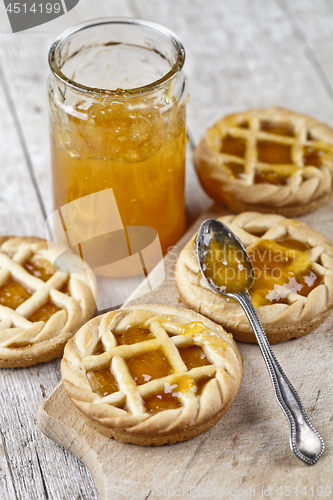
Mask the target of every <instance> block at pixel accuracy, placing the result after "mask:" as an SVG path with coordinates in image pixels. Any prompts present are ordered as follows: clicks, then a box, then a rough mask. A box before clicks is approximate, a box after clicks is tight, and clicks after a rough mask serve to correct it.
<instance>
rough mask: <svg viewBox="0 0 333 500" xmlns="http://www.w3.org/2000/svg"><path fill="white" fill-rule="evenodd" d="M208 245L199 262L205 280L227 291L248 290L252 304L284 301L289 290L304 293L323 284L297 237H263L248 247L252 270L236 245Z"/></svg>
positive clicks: (213, 242) (305, 249)
mask: <svg viewBox="0 0 333 500" xmlns="http://www.w3.org/2000/svg"><path fill="white" fill-rule="evenodd" d="M209 248H210V251H208V252H207V255H206V259H205V262H204V265H203V271H204V273H205V276H206V278H207V279H208V281H210V282H211V283H212V285H214V286H215V287H217V288H219V289H220V290H221V291H225V292H229V293H241V292H245V291H249V293H250V296H251V301H252V303H253V305H254V306H255V307H259V306H264V305H269V304H274V303H282V304H288V303H289V302H288V300H287V297H288V295H290V294H291V293H296V294H298V295H302V296H307V295H308V294H309V293H310V292H311V290H313V289H314V288H315V287H317V286H318V285H320V284H322V283H323V276H320V275H318V274H317V272H316V271H315V269H314V267H313V265H312V263H311V261H310V259H309V249H310V246H309V245H307V244H305V243H302V242H300V241H297V240H293V239H284V240H279V241H274V240H269V239H267V240H265V239H263V240H259V241H258V242H257V243H255V244H254V245H252V246H251V247H249V249H248V255H249V257H250V260H251V263H252V266H253V271H251V267H250V266H249V263H248V262H247V261H246V259H244V253H243V252H242V251H241V250H240V249H239V248H234V247H232V246H230V247H221V246H220V245H219V243H218V242H216V241H215V240H213V241H212V242H211V243H210V246H209ZM252 277H254V280H253V283H252Z"/></svg>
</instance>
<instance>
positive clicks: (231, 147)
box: [220, 120, 327, 186]
mask: <svg viewBox="0 0 333 500" xmlns="http://www.w3.org/2000/svg"><path fill="white" fill-rule="evenodd" d="M238 127H240V128H248V124H247V123H242V124H240V125H238ZM260 130H261V131H264V132H266V133H269V134H273V135H275V136H282V137H295V131H294V128H293V127H292V126H291V125H288V124H287V123H274V122H270V121H268V120H263V121H261V122H260ZM307 140H311V141H312V140H314V139H313V137H312V136H311V134H309V133H308V136H307ZM256 147H257V160H258V162H259V163H264V164H266V165H265V166H264V167H262V166H261V167H260V168H259V167H256V168H255V171H254V183H255V184H275V185H279V186H284V185H286V184H287V183H288V180H289V178H290V176H292V175H294V174H295V173H296V172H297V171H298V170H300V167H299V166H298V165H296V164H295V163H294V162H293V159H292V145H291V144H284V143H281V142H278V141H277V140H272V141H271V140H267V139H260V140H257V144H256ZM246 149H247V139H246V138H243V137H233V136H231V135H226V136H225V137H224V138H223V140H222V147H221V149H220V151H221V153H224V154H228V155H232V156H237V157H238V158H240V159H242V160H244V159H245V155H246ZM326 153H327V151H325V150H323V149H321V148H320V147H313V146H309V145H307V146H304V147H303V165H304V166H305V167H306V166H312V167H316V168H320V167H321V166H322V165H323V162H324V158H325V154H326ZM224 166H225V167H226V168H227V170H228V171H229V176H230V177H231V179H242V178H243V177H244V173H245V170H244V167H245V166H244V164H243V163H237V162H235V161H230V162H224Z"/></svg>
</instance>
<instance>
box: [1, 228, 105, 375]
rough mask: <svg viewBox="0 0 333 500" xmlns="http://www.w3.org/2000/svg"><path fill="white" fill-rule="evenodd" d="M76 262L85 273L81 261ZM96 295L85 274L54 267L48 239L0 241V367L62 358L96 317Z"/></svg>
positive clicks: (11, 238) (25, 364)
mask: <svg viewBox="0 0 333 500" xmlns="http://www.w3.org/2000/svg"><path fill="white" fill-rule="evenodd" d="M71 258H72V259H74V260H73V263H74V264H75V263H76V260H78V267H79V269H82V264H81V259H80V258H79V257H76V256H75V255H74V254H73V256H72V257H71ZM93 286H94V285H93ZM94 291H95V290H94ZM94 291H93V290H92V289H91V285H90V284H89V282H88V279H87V277H86V274H85V273H84V272H82V273H79V272H78V273H65V272H60V271H57V272H56V271H55V270H54V269H53V267H52V264H51V262H50V258H49V251H48V246H47V241H46V240H43V239H40V238H34V237H22V238H15V237H0V367H17V366H30V365H33V364H35V363H39V362H42V361H49V360H51V359H53V358H56V357H59V356H61V354H62V352H63V348H64V345H65V343H66V342H67V340H68V339H69V338H71V337H72V336H73V335H74V333H75V332H76V331H77V329H78V328H79V327H80V326H81V325H82V324H83V323H85V322H86V321H88V319H90V318H91V317H92V316H93V314H94V311H95V308H96V306H95V299H94V296H93V292H94Z"/></svg>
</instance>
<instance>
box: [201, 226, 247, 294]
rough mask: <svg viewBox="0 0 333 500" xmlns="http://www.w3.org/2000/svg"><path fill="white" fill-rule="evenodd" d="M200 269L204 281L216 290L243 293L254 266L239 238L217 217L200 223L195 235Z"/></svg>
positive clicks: (245, 290)
mask: <svg viewBox="0 0 333 500" xmlns="http://www.w3.org/2000/svg"><path fill="white" fill-rule="evenodd" d="M196 251H197V256H198V261H199V266H200V270H201V272H202V274H203V276H204V277H205V279H206V281H207V283H208V285H209V286H210V287H211V288H212V290H214V291H218V292H219V293H223V294H225V295H226V294H227V293H246V292H247V291H248V290H250V288H251V286H252V284H253V281H254V269H253V266H252V263H251V260H250V257H249V255H248V253H247V251H246V250H245V248H244V245H243V244H242V242H241V241H240V239H239V238H238V237H237V236H236V235H235V234H234V233H233V232H232V231H230V229H229V228H228V227H227V226H226V225H225V224H223V222H221V221H219V220H217V219H208V220H206V221H204V222H203V223H202V224H201V227H200V230H199V232H198V236H197V239H196Z"/></svg>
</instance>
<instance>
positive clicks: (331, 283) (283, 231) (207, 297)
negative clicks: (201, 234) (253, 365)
mask: <svg viewBox="0 0 333 500" xmlns="http://www.w3.org/2000/svg"><path fill="white" fill-rule="evenodd" d="M219 220H221V221H222V222H223V223H224V224H226V225H227V226H228V227H229V228H230V229H231V230H232V231H233V232H234V233H235V234H236V235H237V236H238V237H239V238H240V240H241V241H242V243H243V244H244V246H245V248H246V249H247V250H248V251H250V249H251V248H252V247H253V246H254V245H255V244H256V243H257V242H258V241H259V240H267V239H268V240H281V239H292V240H295V241H300V242H303V243H305V244H307V245H309V247H310V249H309V255H310V260H311V262H312V265H313V268H314V269H315V271H316V273H317V274H318V275H319V276H321V278H322V284H320V285H318V286H316V287H315V288H314V289H313V290H312V291H310V293H309V294H308V295H307V296H302V295H299V294H298V293H292V292H291V293H289V295H287V297H286V300H285V302H286V303H272V304H268V305H263V306H260V307H256V311H257V314H258V316H259V318H260V321H261V322H262V324H263V327H264V330H265V333H266V335H267V337H268V340H269V342H270V343H271V344H274V343H276V342H281V341H283V340H288V339H290V338H298V337H302V336H303V335H305V334H307V333H309V332H311V331H312V330H314V329H315V328H316V327H317V326H319V325H320V324H321V323H322V322H323V321H325V319H326V318H327V317H328V315H329V314H330V312H331V310H332V307H333V246H332V244H331V243H330V241H329V240H328V239H327V238H325V236H323V235H322V234H321V233H319V232H317V231H315V230H314V229H312V228H310V227H309V226H307V225H306V224H304V223H302V222H299V221H296V220H293V219H286V218H285V217H283V216H281V215H276V214H260V213H257V212H244V213H242V214H239V215H236V216H235V215H228V216H225V217H221V218H220V219H219ZM258 234H261V236H260V238H259V237H258V236H256V235H258ZM277 266H278V263H277ZM176 284H177V287H178V290H179V293H180V297H181V300H182V302H183V304H184V305H185V306H187V307H191V308H192V309H194V310H195V311H198V312H200V313H201V314H204V315H205V316H207V317H209V318H210V319H212V320H213V321H216V322H217V323H219V324H221V325H222V326H223V327H224V328H225V329H226V330H227V331H230V332H232V333H233V335H234V338H235V339H236V340H239V341H243V342H256V339H255V336H254V334H253V331H252V328H251V326H250V324H249V322H248V320H247V318H246V316H245V313H244V312H243V309H242V308H241V306H240V305H239V304H238V303H236V302H234V301H230V300H228V299H227V298H226V297H223V296H222V295H218V294H216V293H215V292H213V291H212V290H211V289H210V288H209V286H208V285H207V283H206V281H205V280H204V278H203V276H202V274H201V272H200V269H199V264H198V261H197V257H196V252H195V242H194V239H191V240H190V241H189V242H188V243H187V244H186V246H185V247H184V248H183V250H182V251H181V253H180V256H179V259H178V261H177V265H176Z"/></svg>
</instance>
